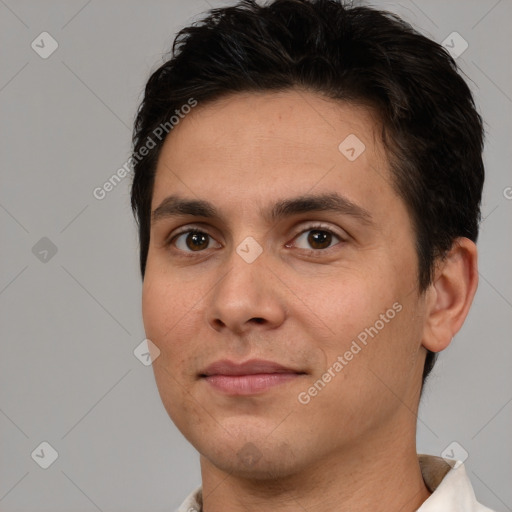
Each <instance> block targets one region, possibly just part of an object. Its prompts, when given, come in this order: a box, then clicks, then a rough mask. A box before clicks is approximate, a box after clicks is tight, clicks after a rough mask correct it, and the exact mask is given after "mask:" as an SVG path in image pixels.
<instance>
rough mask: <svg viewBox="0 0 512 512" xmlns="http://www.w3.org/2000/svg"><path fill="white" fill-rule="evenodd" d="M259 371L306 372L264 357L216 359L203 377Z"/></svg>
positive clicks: (203, 372)
mask: <svg viewBox="0 0 512 512" xmlns="http://www.w3.org/2000/svg"><path fill="white" fill-rule="evenodd" d="M258 373H305V372H303V371H300V370H295V369H293V368H289V367H286V366H283V365H281V364H279V363H275V362H273V361H265V360H264V359H250V360H249V361H245V362H244V363H235V362H233V361H229V360H227V359H223V360H220V361H215V362H214V363H212V364H210V365H209V366H207V367H206V368H205V369H204V370H203V371H202V372H201V373H200V376H201V377H210V376H212V375H255V374H258Z"/></svg>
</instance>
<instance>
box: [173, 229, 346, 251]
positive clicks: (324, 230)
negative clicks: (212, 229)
mask: <svg viewBox="0 0 512 512" xmlns="http://www.w3.org/2000/svg"><path fill="white" fill-rule="evenodd" d="M308 231H323V232H326V233H329V234H331V235H333V236H334V237H336V238H338V239H339V242H337V243H335V244H334V245H331V246H330V247H327V248H326V249H299V250H300V251H302V252H303V253H305V254H307V255H310V256H321V255H324V254H326V253H327V252H330V249H332V248H334V247H335V246H337V245H339V244H340V243H342V242H345V241H346V239H345V238H344V237H343V236H341V235H340V234H338V233H336V232H335V231H334V230H332V229H331V228H329V227H326V226H324V225H322V224H315V225H312V226H308V227H307V228H306V229H303V230H302V231H299V232H298V233H297V234H296V235H294V237H293V240H295V239H297V238H298V237H299V236H301V235H302V234H304V233H307V232H308ZM192 233H195V234H204V235H207V236H209V237H210V238H213V237H212V236H211V235H210V234H209V233H208V232H207V231H206V230H204V229H200V228H188V229H183V230H182V231H179V232H178V233H175V234H174V235H173V236H172V237H170V239H169V240H168V241H166V243H165V246H171V245H174V241H175V240H176V239H177V238H178V237H180V236H181V235H184V234H192ZM286 246H287V247H289V245H288V244H286ZM176 250H177V251H179V252H180V253H182V256H184V257H195V256H197V254H200V253H201V252H205V251H183V250H181V249H176Z"/></svg>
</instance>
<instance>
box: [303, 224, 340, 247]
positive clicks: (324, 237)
mask: <svg viewBox="0 0 512 512" xmlns="http://www.w3.org/2000/svg"><path fill="white" fill-rule="evenodd" d="M333 239H337V240H338V242H341V238H340V237H339V236H338V235H336V234H334V233H333V232H332V231H330V230H329V229H324V228H321V229H320V228H312V229H308V230H306V231H304V232H303V233H302V234H301V235H300V236H298V237H297V238H295V242H294V245H295V246H296V245H297V243H298V242H300V241H301V242H305V243H307V244H309V246H310V247H299V248H300V249H310V248H313V249H318V250H321V249H328V248H329V247H332V245H331V243H332V242H333ZM334 245H335V244H334Z"/></svg>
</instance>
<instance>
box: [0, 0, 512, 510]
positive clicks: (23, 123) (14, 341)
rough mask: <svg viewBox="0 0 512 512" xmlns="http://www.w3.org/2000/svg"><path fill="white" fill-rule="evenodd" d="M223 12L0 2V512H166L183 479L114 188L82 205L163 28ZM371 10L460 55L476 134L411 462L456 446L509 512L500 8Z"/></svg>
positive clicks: (127, 123)
mask: <svg viewBox="0 0 512 512" xmlns="http://www.w3.org/2000/svg"><path fill="white" fill-rule="evenodd" d="M226 3H227V2H223V3H221V2H215V1H213V0H210V1H206V0H187V1H171V0H166V1H156V0H152V1H150V2H136V1H133V0H130V1H121V0H116V1H109V2H100V1H99V0H92V1H86V0H76V1H54V0H52V1H35V0H32V1H26V0H25V1H14V0H0V34H1V41H2V44H1V46H0V48H1V50H0V51H1V66H0V109H1V119H2V123H1V128H0V130H1V132H0V155H1V173H2V174H1V179H2V186H1V187H0V223H1V233H2V236H1V240H2V243H1V262H2V265H1V272H0V320H1V356H0V433H1V437H0V439H1V445H0V446H1V456H0V510H1V511H2V512H13V511H43V510H44V511H46V510H47V511H52V512H59V511H70V510H73V511H95V510H102V511H105V512H106V511H138V510H147V511H150V510H151V511H164V510H165V511H171V510H174V508H175V507H177V506H178V505H179V503H180V502H181V501H182V500H183V498H184V497H185V495H186V494H188V493H189V492H190V491H191V490H192V489H193V488H194V487H195V486H196V485H198V484H199V483H200V473H199V463H198V456H197V454H196V453H195V451H194V449H193V448H192V447H191V446H189V445H188V443H187V442H186V441H185V440H184V438H183V437H182V436H181V434H180V433H179V432H178V431H177V429H176V428H175V427H174V425H173V424H172V422H171V421H170V419H169V418H168V416H167V414H166V413H165V410H164V408H163V406H162V404H161V402H160V398H159V396H158V392H157V389H156V385H155V382H154V377H153V372H152V369H151V367H150V366H144V365H143V364H141V362H140V361H139V360H138V359H137V358H136V357H135V356H134V354H133V351H134V349H135V347H137V345H139V343H140V342H141V341H142V340H143V339H144V337H145V336H144V329H143V325H142V321H141V312H140V291H141V282H140V278H139V270H138V253H137V251H138V242H137V237H136V230H135V224H134V221H133V218H132V214H131V210H130V207H129V185H130V177H128V178H126V179H125V180H124V181H123V182H122V183H120V184H119V185H118V186H117V187H116V188H115V189H114V190H113V191H111V192H110V193H109V194H107V196H106V197H105V199H103V200H101V201H100V200H97V199H95V198H94V197H93V193H92V192H93V190H94V188H96V187H99V186H101V185H102V184H103V183H104V182H105V181H106V180H107V179H108V178H109V177H110V176H112V174H114V173H115V172H116V170H117V169H118V168H119V167H121V166H122V165H123V164H124V163H125V162H126V160H127V158H128V156H129V150H130V135H131V124H132V121H133V118H134V114H135V110H136V107H137V106H138V103H139V101H140V99H141V93H142V89H143V86H144V84H145V81H146V80H147V78H148V76H149V73H150V71H151V70H154V69H156V67H157V66H158V65H160V63H161V58H162V55H163V53H165V52H166V51H167V49H168V48H169V46H170V44H171V42H172V39H173V37H174V34H175V32H176V30H177V29H178V28H180V27H182V26H183V25H184V24H186V23H187V22H189V21H191V20H192V19H193V18H196V17H197V15H198V14H199V13H200V12H202V11H204V10H206V9H207V8H209V6H220V5H225V4H226ZM372 5H376V6H379V7H382V8H387V9H389V10H392V11H394V12H396V13H398V14H401V15H402V16H404V17H405V18H406V19H407V20H408V21H410V22H411V23H412V24H413V25H414V26H416V27H417V28H419V29H420V30H422V31H423V32H424V33H426V34H427V35H429V36H430V37H431V38H433V39H435V40H436V41H438V42H442V41H443V40H445V38H446V37H447V36H448V35H449V34H451V33H452V32H453V31H457V32H458V33H460V34H461V35H462V37H463V38H464V39H465V40H466V41H467V42H468V44H469V47H468V49H467V50H466V51H465V52H464V53H463V54H462V55H461V56H460V57H459V58H458V62H459V63H460V65H461V67H462V69H463V70H464V71H465V73H466V74H467V75H468V77H469V78H470V79H471V81H472V82H471V87H472V90H473V91H474V93H475V97H476V101H477V104H478V108H479V110H480V112H481V113H482V115H483V116H484V118H485V120H486V129H487V142H486V151H485V162H486V166H487V182H486V186H485V193H484V200H483V216H484V221H483V223H482V231H481V238H480V240H479V248H480V276H481V281H480V286H479V290H478V293H477V296H476V300H475V303H474V306H473V309H472V311H471V313H470V315H469V318H468V320H467V322H466V324H465V326H464V327H463V329H462V331H461V332H460V333H459V334H458V335H457V337H456V339H455V340H454V342H453V344H452V346H451V347H450V348H449V349H448V350H447V351H446V352H444V353H443V355H442V356H441V358H440V360H439V362H438V365H437V367H436V369H435V371H434V374H433V376H432V378H431V379H430V383H429V385H428V388H427V390H426V392H425V396H424V399H423V403H422V406H421V410H420V414H419V422H418V450H419V451H420V452H427V453H432V454H441V453H442V452H443V451H444V450H445V448H446V447H447V446H449V445H450V443H452V442H453V441H457V442H458V443H459V445H460V446H461V447H463V448H464V449H465V450H466V451H467V452H468V454H469V456H468V459H467V460H466V465H467V469H468V473H469V475H470V477H471V479H472V481H473V484H474V487H475V490H476V493H477V496H478V498H479V499H480V500H481V501H482V502H484V503H486V504H487V505H488V506H490V507H492V508H494V509H496V510H497V511H500V512H505V511H511V510H512V486H510V481H511V476H512V444H511V442H510V432H511V429H510V427H511V424H512V386H511V382H512V376H511V372H510V367H511V364H510V361H511V359H512V344H511V343H510V331H511V327H512V321H511V318H512V315H511V312H512V311H511V308H512V270H511V265H510V258H511V255H512V247H511V245H512V244H511V238H510V219H511V213H512V200H510V199H507V197H506V196H507V195H508V197H511V195H512V194H511V193H507V190H508V191H509V192H510V191H511V189H507V187H511V186H512V174H511V169H510V162H511V161H512V160H511V147H512V144H510V134H511V133H512V122H511V119H512V115H511V114H512V100H511V98H512V89H511V85H510V84H511V83H512V71H511V65H510V50H511V37H510V35H509V34H510V32H509V25H510V21H511V20H512V3H511V2H510V1H509V0H501V1H496V0H478V1H476V0H475V1H451V2H446V1H445V0H442V1H420V0H415V1H412V0H403V1H402V2H387V1H376V2H373V4H372ZM43 31H46V32H49V33H50V34H51V36H52V37H53V38H54V39H55V40H56V41H57V42H58V45H59V46H58V49H57V50H56V51H55V52H54V53H53V54H52V55H51V56H50V57H48V58H47V59H43V58H41V57H40V56H39V55H38V54H37V53H36V52H35V51H34V50H33V49H32V48H31V43H32V41H33V40H36V43H37V41H40V39H37V37H38V36H39V34H40V33H41V32H43ZM39 44H40V46H41V43H39ZM44 45H45V48H46V49H48V48H49V46H48V41H47V42H46V43H44ZM507 224H508V228H507ZM43 237H46V238H48V239H49V240H51V242H52V243H53V244H54V245H55V247H56V249H57V252H56V254H54V255H52V252H51V250H50V252H48V253H47V254H46V255H45V253H44V252H42V251H44V250H45V249H46V250H48V249H49V248H50V249H51V247H50V245H49V243H48V241H47V240H43V241H40V240H41V238H43ZM36 244H39V245H36ZM34 246H35V249H33V247H34ZM34 253H35V254H34ZM45 257H46V260H44V258H45ZM41 258H43V261H41ZM507 263H508V265H507ZM43 441H46V442H48V443H50V445H52V446H53V447H54V448H55V449H56V450H57V452H58V454H59V456H58V458H57V460H56V461H55V462H54V463H53V464H52V465H51V466H50V467H49V468H48V469H46V470H45V469H42V468H41V467H39V465H38V464H36V462H35V461H34V460H33V458H32V457H31V453H32V452H33V451H34V450H35V449H36V448H37V447H38V446H39V445H40V443H41V442H43ZM457 450H460V448H457ZM46 454H48V452H46ZM45 456H46V455H45Z"/></svg>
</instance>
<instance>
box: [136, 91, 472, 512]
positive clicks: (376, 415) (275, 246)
mask: <svg viewBox="0 0 512 512" xmlns="http://www.w3.org/2000/svg"><path fill="white" fill-rule="evenodd" d="M379 133H380V126H379V122H378V119H377V118H376V117H375V115H373V113H372V112H371V110H369V109H366V108H363V107H361V106H356V105H353V104H347V103H343V102H339V101H333V100H329V99H325V98H323V97H321V96H320V95H318V94H316V93H313V92H308V91H303V90H289V91H285V92H279V93H276V92H271V93H243V94H241V93H237V94H234V95H231V96H228V97H225V98H222V99H220V100H216V101H215V102H213V103H210V104H205V105H201V104H199V105H198V106H197V107H195V108H194V109H193V110H192V112H191V113H190V114H188V115H187V116H186V118H185V119H183V120H182V121H180V123H179V125H177V126H176V127H175V128H174V129H173V131H172V132H171V134H170V135H169V136H168V138H167V139H166V141H165V144H164V146H163V148H162V152H161V155H160V158H159V161H158V165H157V170H156V177H155V184H154V192H153V200H152V211H154V210H155V209H156V208H157V207H158V206H159V205H160V204H161V202H162V201H163V200H164V199H165V198H166V197H167V196H169V195H171V194H174V195H179V196H180V197H183V198H189V199H202V200H207V201H209V202H211V203H212V204H213V205H215V207H216V208H218V210H219V211H220V213H221V217H219V218H214V219H211V218H203V217H193V216H190V215H183V216H175V217H169V218H161V219H159V220H158V221H156V222H154V223H153V224H152V227H151V242H150V247H149V253H148V260H147V267H146V274H145V278H144V284H143V304H142V305H143V320H144V326H145V330H146V335H147V337H148V338H149V339H150V340H151V341H152V342H153V343H154V344H155V345H156V346H157V347H158V349H159V350H160V355H159V357H158V358H157V359H155V361H154V363H153V368H154V372H155V379H156V383H157V386H158V389H159V393H160V396H161V399H162V401H163V404H164V406H165V408H166V410H167V412H168V414H169V415H170V417H171V419H172V420H173V421H174V423H175V424H176V425H177V427H178V428H179V429H180V431H181V432H182V433H183V435H184V436H185V437H186V438H187V439H188V440H189V441H190V442H191V443H192V445H193V446H194V447H195V448H196V449H197V450H198V452H199V453H200V461H201V473H202V481H203V496H204V510H205V511H206V512H220V511H223V512H225V511H230V512H231V511H233V512H236V511H239V510H240V511H242V510H244V511H263V510H265V511H267V510H278V511H292V510H293V511H296V510H302V509H303V510H308V511H317V510H326V509H328V510H333V511H349V510H351V511H354V510H379V511H395V512H396V511H397V510H400V511H402V512H406V511H413V510H416V509H417V508H418V507H419V506H420V505H421V503H423V502H424V501H425V500H426V499H427V498H428V496H429V491H428V490H427V488H426V487H425V484H424V482H423V479H422V477H421V472H420V468H419V464H418V460H417V455H416V441H415V430H416V421H417V409H418V402H419V396H420V389H421V374H422V370H423V364H424V360H425V354H426V350H425V349H426V348H429V349H430V350H433V351H439V350H443V349H444V348H445V347H446V346H447V345H448V344H449V343H450V341H451V339H452V337H453V335H454V334H455V333H456V332H457V331H458V329H459V328H460V327H461V325H462V322H463V321H464V318H465V317H466V314H467V312H468V309H469V306H470V304H471V301H472V298H473V295H474V293H475V290H476V286H477V272H476V248H475V245H474V244H473V243H472V242H470V241H469V240H467V239H465V238H461V239H458V240H457V241H456V243H455V244H454V247H453V249H452V251H451V252H450V253H449V254H448V255H447V257H446V258H445V259H444V260H442V261H440V262H438V265H437V267H436V274H435V278H434V282H433V283H432V285H431V286H430V287H429V288H428V289H427V290H426V291H425V292H424V293H420V292H419V290H418V268H417V266H418V260H417V255H416V251H415V246H414V240H415V238H414V230H413V227H412V224H411V218H410V215H409V212H408V210H407V208H406V205H405V204H404V202H403V200H402V199H401V198H400V196H399V195H398V194H397V192H396V191H395V190H394V188H393V186H392V184H391V174H390V170H389V163H388V161H387V158H386V151H385V149H384V147H383V146H382V143H381V141H380V139H379V137H378V134H379ZM350 134H355V135H356V136H357V137H358V138H359V139H360V140H361V141H362V142H363V143H364V145H365V148H366V149H365V150H364V152H363V153H362V154H360V155H359V156H358V157H357V158H356V159H355V160H354V161H349V160H348V159H347V158H346V157H345V155H344V154H343V153H342V152H341V151H340V150H339V149H338V146H339V144H340V143H341V142H342V141H343V140H344V139H345V138H346V137H347V136H348V135H350ZM333 191H335V192H337V193H339V194H341V195H343V196H344V197H346V198H348V199H349V200H350V201H351V202H352V203H355V204H357V205H359V206H360V207H361V208H364V209H365V210H366V211H367V212H368V213H369V215H370V216H371V222H364V221H362V220H361V219H360V218H357V217H354V216H353V215H349V214H346V213H343V214H342V213H339V212H332V211H320V212H306V213H301V214H297V215H294V216H292V217H287V218H282V219H279V220H276V221H274V222H271V221H269V219H267V218H266V216H265V215H264V212H265V211H266V210H267V209H269V208H270V207H271V206H272V205H273V204H274V203H275V202H277V201H278V200H281V199H287V198H294V197H296V196H300V195H304V194H321V193H331V192H333ZM318 223H321V225H322V228H327V229H330V230H331V231H332V232H333V233H334V234H335V236H333V237H332V238H331V239H329V238H328V240H330V245H329V248H327V249H324V248H318V245H315V244H314V241H313V243H310V241H311V237H310V238H309V239H308V235H311V233H312V231H311V230H312V226H317V225H318ZM193 227H195V228H200V229H201V230H202V232H203V233H206V234H208V235H210V236H209V237H206V241H207V243H208V240H209V245H206V244H205V248H202V249H201V250H194V249H195V246H194V245H193V244H190V237H189V245H187V234H185V235H181V236H180V237H178V239H176V238H175V239H174V241H173V242H172V243H170V244H166V241H168V240H169V239H170V238H171V239H172V237H173V236H174V234H175V233H177V231H178V228H193ZM317 229H320V228H317ZM313 231H314V229H313ZM322 233H323V234H324V235H325V233H324V232H322ZM249 236H250V237H253V238H254V239H255V240H256V241H257V242H258V244H259V245H260V247H261V249H262V253H261V254H260V255H259V256H258V257H257V258H256V259H255V260H254V261H253V262H252V263H248V262H247V261H246V260H244V259H243V258H242V257H241V256H240V255H239V254H238V253H237V252H236V249H237V247H238V246H239V245H240V243H241V242H242V241H243V240H244V239H245V238H246V237H249ZM210 237H211V238H210ZM327 237H329V235H328V234H327ZM337 237H338V238H337ZM251 250H252V249H251ZM308 250H309V252H308ZM187 251H188V252H187ZM185 254H189V255H190V257H187V256H185ZM397 303H398V304H399V305H400V306H401V310H400V312H398V313H396V315H394V318H392V319H391V320H389V321H388V322H386V323H385V324H384V327H383V328H382V329H380V330H379V331H378V334H377V335H375V336H374V337H373V338H369V341H368V343H367V345H366V346H362V345H361V344H360V345H361V346H362V349H361V350H360V351H359V352H358V353H357V354H356V355H354V356H353V358H352V359H351V360H350V361H348V362H347V364H346V365H344V366H343V369H342V371H339V372H337V373H336V372H335V373H336V376H335V377H333V378H332V379H331V380H330V382H328V383H327V384H326V385H325V387H323V388H322V389H321V391H320V392H318V393H317V394H316V396H313V397H311V399H310V401H309V402H308V403H307V404H303V403H300V401H299V400H298V396H299V394H300V393H304V392H305V391H306V392H307V390H308V389H309V388H310V387H311V386H313V384H314V383H315V382H316V381H318V379H321V378H322V375H323V374H324V373H325V372H326V371H327V370H328V368H330V367H331V368H332V366H333V363H335V361H337V358H338V356H343V355H344V354H345V352H346V351H347V350H349V349H350V346H351V344H352V342H353V340H356V339H357V336H358V334H360V333H361V332H363V331H364V330H365V328H369V327H370V326H374V325H376V321H377V320H379V318H382V317H381V316H380V315H382V314H385V313H386V311H387V310H389V309H390V308H392V306H393V304H397ZM253 358H261V359H267V360H271V361H275V362H278V363H280V364H282V365H284V366H287V367H293V368H294V369H300V370H301V371H303V372H305V374H304V375H301V376H299V377H297V378H294V379H292V380H291V381H289V382H287V383H285V384H281V385H279V386H276V387H273V388H271V389H269V390H266V391H265V392H262V393H260V394H257V395H252V396H227V395H225V394H222V393H220V392H219V391H217V390H215V389H213V388H212V386H210V385H209V384H208V383H207V382H206V381H205V380H204V379H202V378H200V377H199V374H200V373H201V371H202V370H204V368H205V367H206V366H207V365H209V364H211V363H212V362H214V361H217V360H219V359H230V360H232V361H237V362H243V361H247V360H249V359H253ZM302 396H304V395H302Z"/></svg>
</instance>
